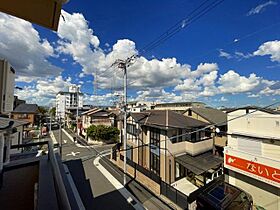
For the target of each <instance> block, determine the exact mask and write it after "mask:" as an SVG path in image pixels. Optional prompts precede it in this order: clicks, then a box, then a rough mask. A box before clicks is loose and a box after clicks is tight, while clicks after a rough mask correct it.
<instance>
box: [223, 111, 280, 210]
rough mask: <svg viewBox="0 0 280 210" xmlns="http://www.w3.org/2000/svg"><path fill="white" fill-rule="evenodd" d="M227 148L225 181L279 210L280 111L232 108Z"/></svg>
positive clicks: (263, 204) (261, 202)
mask: <svg viewBox="0 0 280 210" xmlns="http://www.w3.org/2000/svg"><path fill="white" fill-rule="evenodd" d="M227 119H228V133H229V135H228V145H227V146H226V147H225V151H224V153H225V154H224V167H225V174H226V180H227V181H228V182H229V183H230V184H232V185H235V186H237V187H239V188H241V189H243V190H245V191H247V192H248V193H250V194H251V195H252V196H253V200H254V203H255V204H256V205H258V206H261V207H263V208H264V209H270V210H277V209H280V190H279V189H280V112H277V111H272V110H268V109H261V108H258V107H243V108H238V109H235V110H232V111H230V112H229V113H228V115H227Z"/></svg>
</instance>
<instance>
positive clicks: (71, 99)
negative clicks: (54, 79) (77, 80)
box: [56, 85, 83, 120]
mask: <svg viewBox="0 0 280 210" xmlns="http://www.w3.org/2000/svg"><path fill="white" fill-rule="evenodd" d="M82 107H83V94H82V93H81V92H80V87H79V86H77V85H71V86H69V91H68V92H63V91H60V92H58V93H57V95H56V117H57V118H61V119H63V120H64V119H65V117H66V116H65V113H66V111H67V110H70V109H77V108H78V109H80V108H82Z"/></svg>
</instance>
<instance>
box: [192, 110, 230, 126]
mask: <svg viewBox="0 0 280 210" xmlns="http://www.w3.org/2000/svg"><path fill="white" fill-rule="evenodd" d="M190 110H192V111H193V112H195V113H196V114H198V115H200V116H201V117H203V118H204V119H206V120H207V121H209V122H210V123H213V124H219V123H223V124H224V123H225V122H226V121H227V114H226V113H224V112H223V111H221V110H218V109H213V108H208V107H201V108H196V107H193V108H190ZM187 111H188V110H187Z"/></svg>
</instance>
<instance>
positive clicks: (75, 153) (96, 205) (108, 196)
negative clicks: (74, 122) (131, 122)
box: [53, 131, 170, 210]
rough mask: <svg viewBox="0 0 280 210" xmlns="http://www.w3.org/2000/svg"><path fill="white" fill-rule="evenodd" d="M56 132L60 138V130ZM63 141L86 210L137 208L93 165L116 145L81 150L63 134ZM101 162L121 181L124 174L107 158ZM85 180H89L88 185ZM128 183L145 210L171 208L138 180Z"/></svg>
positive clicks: (63, 157)
mask: <svg viewBox="0 0 280 210" xmlns="http://www.w3.org/2000/svg"><path fill="white" fill-rule="evenodd" d="M53 133H54V136H55V138H56V139H58V138H59V134H58V131H54V132H53ZM62 142H63V146H62V159H63V160H64V162H65V163H66V164H67V166H68V168H69V170H70V172H71V175H72V177H73V179H74V182H75V184H76V186H77V188H78V191H79V193H80V195H81V198H82V200H83V203H86V204H85V206H86V208H87V209H134V208H133V207H132V205H131V204H128V203H127V201H126V199H125V198H124V197H123V196H122V195H121V193H120V192H119V191H118V190H116V188H115V187H114V186H113V185H112V184H111V182H110V181H109V180H108V179H107V178H106V177H105V176H104V175H103V174H102V173H101V172H100V171H99V170H98V168H97V167H96V166H95V165H94V164H93V160H94V159H95V158H96V156H97V154H98V153H100V152H102V151H107V150H108V149H110V148H111V147H112V146H113V145H104V146H94V147H93V148H86V147H81V146H79V145H77V144H75V143H73V142H72V141H71V140H70V139H69V137H68V136H67V135H65V134H64V133H63V132H62ZM100 163H101V164H102V165H104V167H105V168H106V169H108V171H109V172H110V174H111V175H112V176H113V177H115V178H116V179H117V180H119V182H122V180H123V173H122V172H121V171H120V170H119V169H118V168H117V167H116V166H115V165H114V164H112V163H111V162H110V161H109V160H108V159H104V158H102V159H101V161H100ZM81 171H84V174H81ZM83 177H84V178H83ZM83 180H87V181H86V182H87V183H85V181H83ZM128 182H129V184H128V185H127V186H126V188H127V189H128V190H129V191H130V192H131V194H132V195H133V196H135V197H136V198H137V199H138V200H139V201H140V202H141V203H142V204H143V205H144V207H145V208H146V209H151V210H152V209H170V207H169V206H167V205H166V204H165V203H164V202H162V201H161V200H160V199H158V198H157V197H156V196H154V195H153V194H151V193H150V192H149V191H147V190H146V189H145V188H144V187H142V186H141V185H140V184H139V183H137V182H136V181H134V180H131V179H130V178H128ZM90 191H91V192H90ZM90 194H92V198H90V196H89V195H90Z"/></svg>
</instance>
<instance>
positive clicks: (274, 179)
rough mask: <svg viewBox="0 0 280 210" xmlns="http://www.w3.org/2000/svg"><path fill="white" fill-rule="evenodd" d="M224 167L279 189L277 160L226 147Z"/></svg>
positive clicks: (279, 163)
mask: <svg viewBox="0 0 280 210" xmlns="http://www.w3.org/2000/svg"><path fill="white" fill-rule="evenodd" d="M224 167H225V168H228V169H230V170H232V171H236V172H238V173H241V174H244V175H247V176H249V177H252V178H254V179H257V180H259V181H262V182H265V183H268V184H270V185H273V186H276V187H278V188H279V187H280V161H279V159H272V158H266V157H262V156H259V155H256V154H250V153H247V152H244V151H240V150H237V149H233V148H231V147H228V146H227V147H225V148H224Z"/></svg>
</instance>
